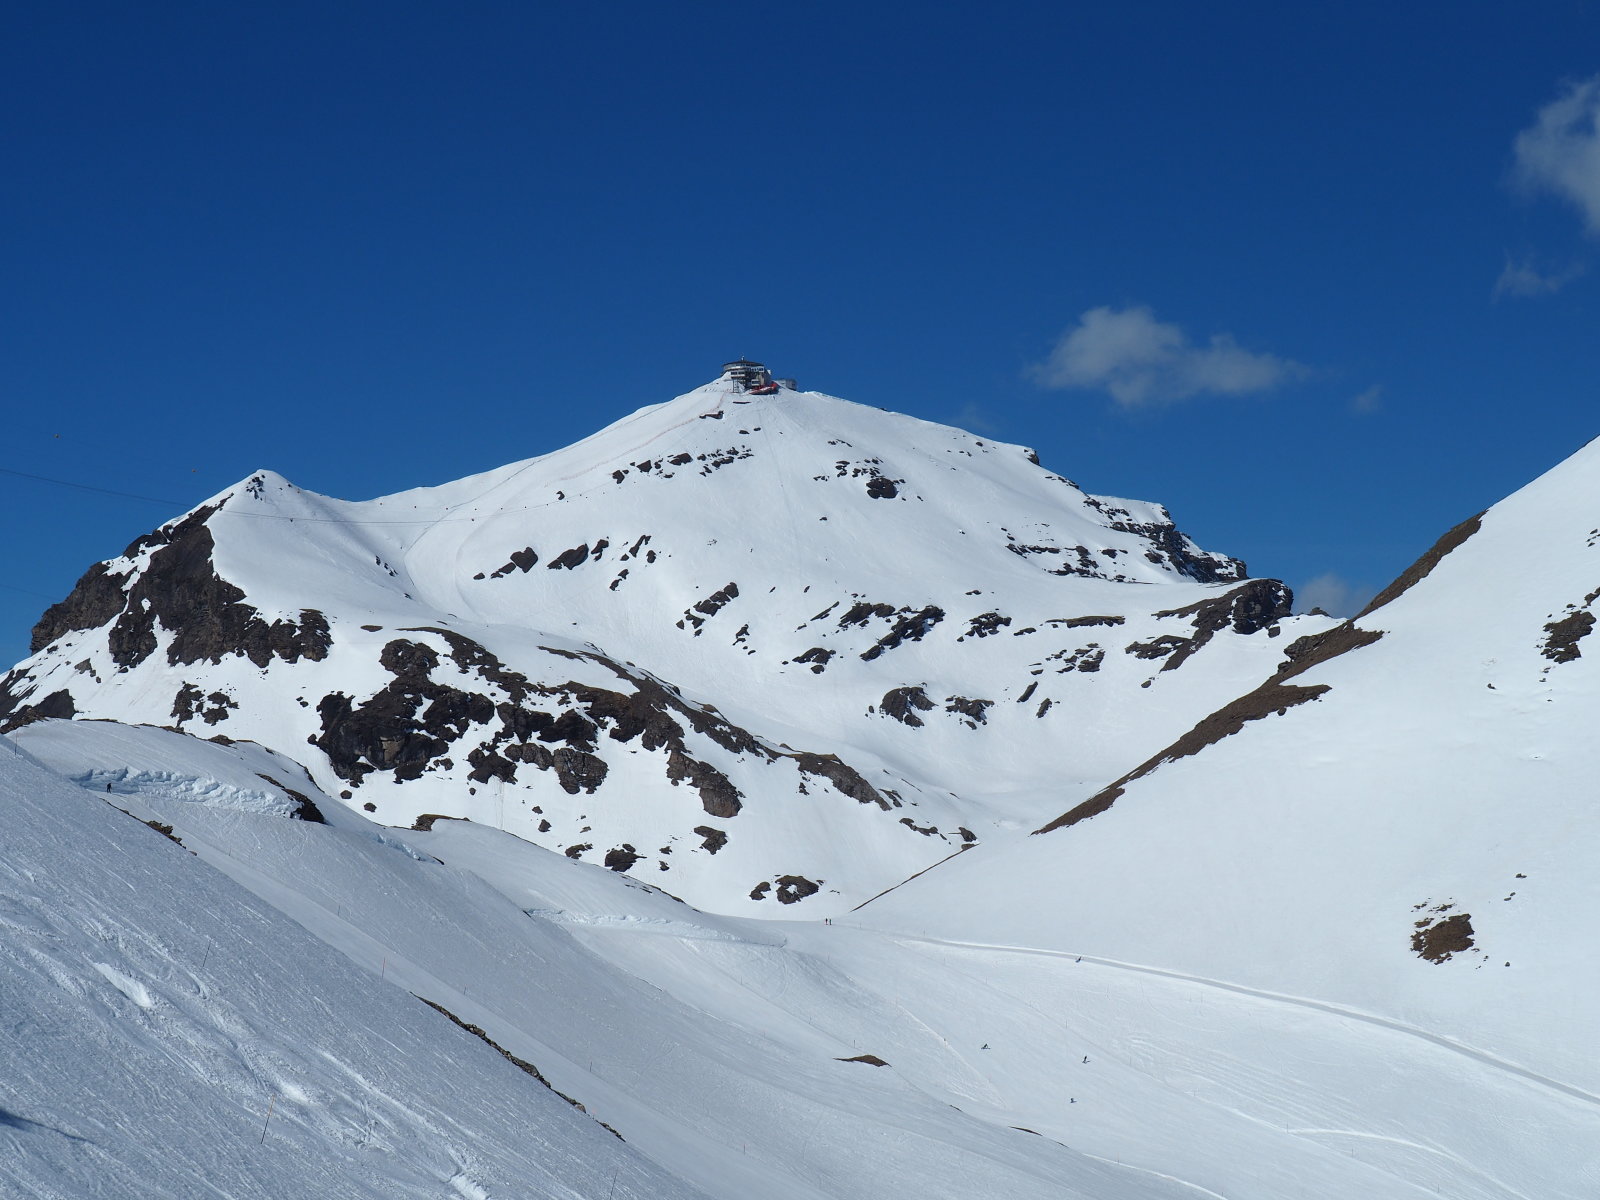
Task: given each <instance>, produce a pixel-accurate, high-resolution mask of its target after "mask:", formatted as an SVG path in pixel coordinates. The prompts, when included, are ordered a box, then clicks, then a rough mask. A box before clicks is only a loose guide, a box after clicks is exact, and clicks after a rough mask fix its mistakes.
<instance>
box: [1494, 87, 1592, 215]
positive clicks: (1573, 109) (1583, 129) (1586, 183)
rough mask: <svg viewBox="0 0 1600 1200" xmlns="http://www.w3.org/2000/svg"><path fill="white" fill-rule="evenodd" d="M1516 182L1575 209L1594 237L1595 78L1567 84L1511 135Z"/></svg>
mask: <svg viewBox="0 0 1600 1200" xmlns="http://www.w3.org/2000/svg"><path fill="white" fill-rule="evenodd" d="M1514 150H1515V154H1516V176H1515V177H1516V180H1517V182H1518V183H1520V184H1521V185H1522V186H1523V187H1525V188H1527V189H1528V190H1529V191H1532V192H1549V193H1551V194H1552V195H1556V196H1559V197H1561V198H1562V199H1563V200H1566V201H1568V202H1569V203H1571V204H1574V205H1576V206H1577V208H1578V209H1579V211H1581V212H1582V213H1583V217H1584V221H1585V222H1586V223H1587V224H1588V227H1589V231H1590V232H1591V233H1596V234H1600V75H1597V76H1595V77H1594V78H1592V79H1585V80H1583V81H1582V82H1580V83H1573V84H1569V85H1568V86H1567V90H1566V92H1565V93H1563V94H1562V95H1561V96H1559V97H1558V98H1557V99H1555V100H1553V101H1551V102H1550V103H1549V104H1547V105H1545V106H1544V107H1543V108H1541V109H1540V110H1539V114H1538V116H1537V117H1535V118H1534V122H1533V124H1532V125H1531V126H1530V127H1529V128H1527V129H1524V130H1523V131H1522V132H1521V133H1519V134H1517V139H1516V142H1515V144H1514Z"/></svg>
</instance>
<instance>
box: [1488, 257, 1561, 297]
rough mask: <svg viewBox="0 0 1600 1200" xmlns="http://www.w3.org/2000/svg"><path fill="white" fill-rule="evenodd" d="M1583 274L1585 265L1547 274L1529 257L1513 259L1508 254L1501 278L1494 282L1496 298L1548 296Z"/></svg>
mask: <svg viewBox="0 0 1600 1200" xmlns="http://www.w3.org/2000/svg"><path fill="white" fill-rule="evenodd" d="M1582 274H1583V267H1582V266H1581V265H1580V266H1573V267H1568V268H1567V269H1566V270H1564V271H1557V272H1556V273H1555V274H1553V275H1546V274H1544V272H1542V271H1540V270H1539V269H1538V268H1537V267H1535V266H1534V265H1533V263H1532V262H1530V261H1529V260H1528V259H1526V258H1524V259H1513V258H1510V257H1509V256H1508V257H1507V258H1506V265H1505V269H1504V270H1502V271H1501V272H1500V278H1499V279H1497V280H1495V282H1494V298H1495V299H1496V300H1498V299H1500V297H1501V296H1516V297H1519V298H1525V297H1529V296H1548V295H1550V294H1551V293H1553V292H1559V291H1560V290H1561V289H1562V288H1564V287H1566V286H1567V284H1569V283H1571V282H1572V281H1573V280H1574V279H1576V278H1578V276H1580V275H1582Z"/></svg>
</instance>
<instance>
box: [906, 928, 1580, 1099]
mask: <svg viewBox="0 0 1600 1200" xmlns="http://www.w3.org/2000/svg"><path fill="white" fill-rule="evenodd" d="M884 932H885V934H886V936H889V937H892V938H893V939H894V940H896V941H899V942H921V943H924V944H926V945H933V946H949V947H951V948H952V949H957V950H987V951H993V952H995V953H1001V954H1027V955H1033V956H1035V957H1038V958H1066V959H1071V960H1073V962H1075V963H1076V962H1082V963H1085V964H1089V965H1093V966H1097V967H1111V968H1112V969H1114V970H1118V971H1132V972H1137V973H1138V974H1141V975H1156V976H1160V977H1162V978H1165V979H1176V980H1180V981H1181V982H1184V983H1193V984H1198V985H1199V986H1201V987H1209V988H1215V989H1217V990H1218V991H1224V992H1234V993H1237V994H1238V995H1241V996H1251V997H1254V998H1255V999H1257V1000H1270V1001H1274V1002H1276V1003H1279V1004H1292V1005H1295V1006H1297V1007H1299V1008H1309V1009H1312V1010H1315V1011H1317V1012H1325V1013H1331V1014H1332V1015H1334V1016H1336V1017H1345V1018H1347V1019H1349V1020H1352V1021H1360V1022H1363V1023H1364V1024H1367V1025H1376V1026H1378V1027H1379V1028H1382V1029H1389V1030H1393V1031H1394V1032H1396V1033H1403V1034H1406V1035H1407V1036H1409V1037H1414V1038H1417V1039H1419V1040H1421V1041H1424V1042H1431V1043H1432V1044H1433V1045H1435V1046H1438V1047H1440V1048H1441V1049H1444V1050H1448V1051H1450V1052H1451V1053H1453V1054H1459V1055H1461V1056H1462V1057H1463V1058H1469V1059H1472V1060H1473V1061H1474V1062H1477V1063H1481V1064H1482V1065H1484V1066H1486V1067H1492V1068H1494V1069H1495V1070H1497V1071H1503V1072H1505V1073H1506V1074H1508V1075H1515V1076H1517V1077H1519V1078H1521V1079H1525V1080H1527V1081H1528V1082H1530V1083H1535V1084H1538V1085H1539V1086H1541V1087H1545V1088H1549V1089H1550V1090H1551V1091H1555V1092H1560V1093H1562V1094H1563V1095H1566V1096H1570V1097H1572V1098H1573V1099H1575V1100H1582V1101H1583V1102H1584V1103H1585V1104H1593V1105H1600V1096H1597V1095H1595V1094H1594V1093H1593V1092H1588V1091H1585V1090H1584V1089H1583V1088H1580V1087H1577V1086H1575V1085H1573V1084H1570V1083H1563V1082H1562V1081H1561V1080H1559V1079H1552V1078H1551V1077H1550V1076H1548V1075H1541V1074H1540V1073H1539V1072H1537V1071H1532V1070H1529V1069H1528V1068H1527V1067H1522V1066H1518V1065H1517V1064H1516V1063H1514V1062H1507V1061H1506V1060H1505V1059H1503V1058H1497V1057H1496V1056H1495V1055H1493V1054H1490V1053H1489V1052H1488V1051H1486V1050H1479V1049H1477V1048H1475V1047H1473V1046H1468V1045H1466V1044H1465V1043H1462V1042H1458V1041H1456V1040H1455V1039H1453V1038H1447V1037H1444V1036H1442V1035H1440V1034H1437V1033H1429V1032H1428V1031H1427V1030H1426V1029H1418V1028H1417V1027H1416V1026H1415V1025H1407V1024H1406V1023H1405V1022H1404V1021H1396V1020H1394V1019H1392V1018H1390V1017H1380V1016H1378V1015H1377V1014H1376V1013H1369V1012H1362V1011H1361V1010H1360V1009H1354V1008H1345V1007H1344V1006H1343V1005H1339V1004H1332V1003H1330V1002H1328V1001H1326V1000H1312V999H1310V998H1309V997H1307V996H1290V995H1286V994H1285V993H1282V992H1269V991H1265V990H1263V989H1261V988H1253V987H1249V986H1247V985H1245V984H1242V983H1229V982H1228V981H1227V980H1224V979H1209V978H1207V977H1206V976H1204V975H1190V974H1187V973H1185V972H1183V971H1170V970H1168V969H1166V968H1165V967H1151V966H1145V965H1143V964H1141V963H1130V962H1119V961H1117V960H1116V959H1114V958H1099V957H1097V956H1095V955H1091V954H1074V953H1072V952H1071V951H1070V950H1044V949H1040V948H1038V947H1035V946H1007V945H1002V944H996V943H989V942H967V941H960V940H955V939H949V938H938V937H929V936H927V935H925V934H906V933H890V932H889V931H884Z"/></svg>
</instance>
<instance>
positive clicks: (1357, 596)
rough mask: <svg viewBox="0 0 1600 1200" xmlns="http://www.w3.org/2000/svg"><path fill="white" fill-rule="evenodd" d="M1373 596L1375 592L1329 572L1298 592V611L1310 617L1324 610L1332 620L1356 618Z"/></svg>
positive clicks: (1296, 589)
mask: <svg viewBox="0 0 1600 1200" xmlns="http://www.w3.org/2000/svg"><path fill="white" fill-rule="evenodd" d="M1372 596H1373V590H1372V589H1371V588H1368V587H1363V586H1361V585H1360V584H1356V583H1352V582H1351V581H1350V580H1348V579H1346V578H1344V576H1342V575H1336V574H1334V573H1333V572H1332V571H1327V572H1324V573H1323V574H1321V575H1318V576H1316V578H1314V579H1308V580H1306V582H1305V583H1303V584H1301V585H1300V586H1299V587H1297V588H1295V590H1294V598H1295V605H1294V610H1295V612H1301V613H1308V612H1311V611H1312V610H1313V609H1320V610H1321V611H1323V612H1324V613H1326V614H1327V615H1328V616H1330V617H1352V616H1354V615H1355V614H1356V612H1357V611H1358V610H1359V609H1360V608H1361V606H1362V605H1364V604H1365V603H1366V602H1367V601H1368V600H1370V599H1372Z"/></svg>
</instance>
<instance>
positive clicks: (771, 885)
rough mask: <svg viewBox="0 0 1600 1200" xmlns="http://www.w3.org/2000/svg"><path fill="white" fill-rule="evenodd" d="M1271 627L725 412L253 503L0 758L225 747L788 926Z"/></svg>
mask: <svg viewBox="0 0 1600 1200" xmlns="http://www.w3.org/2000/svg"><path fill="white" fill-rule="evenodd" d="M1288 611H1289V595H1288V592H1287V589H1285V588H1284V587H1283V586H1282V585H1281V584H1278V583H1275V582H1273V581H1271V580H1249V579H1245V578H1244V566H1243V564H1242V563H1239V562H1236V561H1234V560H1232V559H1229V558H1226V557H1224V556H1221V555H1217V554H1211V553H1208V552H1206V551H1203V550H1201V549H1200V548H1199V547H1197V546H1195V545H1194V543H1193V542H1191V541H1190V540H1189V539H1188V538H1187V537H1185V536H1184V535H1183V534H1182V533H1181V532H1179V531H1178V530H1177V529H1176V528H1175V527H1174V526H1173V524H1172V521H1171V519H1170V518H1169V517H1168V515H1167V514H1166V512H1165V510H1163V509H1162V508H1161V507H1160V506H1159V505H1154V504H1148V503H1143V502H1139V501H1132V500H1115V499H1111V498H1108V497H1100V496H1091V495H1088V494H1086V493H1084V492H1083V491H1081V490H1080V489H1079V488H1078V487H1077V486H1076V485H1074V484H1073V483H1071V482H1070V481H1068V480H1066V479H1064V478H1062V477H1061V476H1059V475H1055V474H1052V473H1051V472H1049V471H1047V470H1045V469H1044V468H1042V467H1040V466H1039V465H1038V464H1037V462H1036V460H1035V459H1034V458H1033V456H1032V454H1031V452H1029V451H1027V450H1026V449H1024V448H1023V447H1021V446H1009V445H1003V444H997V443H994V442H991V441H986V440H985V439H983V438H978V437H974V436H973V435H971V434H967V433H964V432H962V431H960V430H957V429H951V428H949V427H946V426H940V425H932V424H929V423H928V422H924V421H918V420H914V419H912V418H909V417H903V416H898V415H895V414H893V413H886V412H882V411H880V410H877V409H871V408H867V407H865V406H863V405H858V404H851V403H849V402H848V401H844V400H838V399H834V398H832V397H828V396H823V395H820V394H817V393H796V392H790V391H784V392H780V393H778V394H777V395H772V396H753V395H747V394H745V393H743V392H741V391H739V390H738V388H737V387H736V386H735V385H734V384H732V383H731V382H729V381H727V380H724V381H721V382H718V383H714V384H711V385H708V386H706V387H702V388H699V389H696V390H695V391H693V392H690V393H687V394H686V395H683V396H680V397H678V398H677V399H675V400H673V401H671V402H669V403H666V404H661V405H656V406H654V407H652V408H647V409H643V410H641V411H640V412H638V413H636V414H634V415H633V416H630V417H628V418H626V419H624V420H622V421H619V422H617V423H616V424H614V425H612V426H611V427H609V428H607V429H605V430H602V431H601V432H599V433H597V434H595V435H594V436H592V437H590V438H587V439H585V440H584V441H582V442H579V443H578V444H576V445H574V446H571V447H568V448H566V449H564V450H560V451H557V452H555V453H553V454H549V455H545V456H543V457H541V458H536V459H530V460H527V461H524V462H519V463H514V464H512V465H510V466H507V467H503V468H500V469H498V470H495V471H491V472H488V473H486V474H483V475H479V476H474V477H472V478H469V479H463V480H460V481H457V482H454V483H449V484H445V485H442V486H440V487H435V488H427V489H420V490H418V491H414V492H407V493H403V494H401V495H397V496H390V497H385V498H382V499H378V500H373V501H369V502H365V503H347V502H343V501H339V500H333V499H329V498H327V497H323V496H317V495H314V494H311V493H308V492H304V491H302V490H300V489H298V488H296V487H294V486H293V485H291V484H289V483H288V482H287V481H285V480H283V479H282V478H280V477H278V476H275V475H272V474H270V473H267V472H263V473H261V474H259V475H256V476H254V477H252V478H251V479H249V480H247V481H244V482H242V483H241V484H239V485H238V486H237V487H235V488H232V489H229V491H228V492H226V493H225V494H223V495H220V496H218V497H217V498H216V499H215V500H214V501H212V502H210V503H207V504H205V505H202V506H201V507H200V508H198V509H197V510H195V511H194V512H193V513H191V514H189V515H188V516H187V517H185V518H182V519H180V520H177V521H174V522H169V523H168V524H167V525H166V526H163V527H162V528H161V529H160V530H157V531H156V532H154V533H152V534H151V535H149V536H147V537H145V538H141V539H140V540H139V541H138V542H136V543H135V544H134V545H133V546H131V547H129V548H128V550H127V552H126V553H125V554H124V555H122V556H121V557H119V558H116V559H112V560H108V561H107V562H105V563H101V564H98V565H96V566H95V567H93V568H91V569H90V571H89V572H88V573H87V574H85V575H84V577H83V579H82V580H81V581H80V582H79V584H78V586H77V588H76V589H75V590H74V592H73V594H72V595H71V596H70V597H69V598H68V599H67V600H65V601H63V602H62V603H61V604H58V605H56V606H53V607H52V608H51V609H50V611H49V612H47V613H46V614H45V615H44V617H43V618H42V619H41V621H40V622H39V625H38V627H37V628H36V630H35V638H34V649H35V650H36V651H37V653H36V654H35V655H34V656H33V657H32V658H30V659H29V660H28V661H27V662H25V663H23V664H21V665H19V666H18V667H17V668H16V670H14V671H12V672H11V673H10V674H9V675H7V676H6V677H5V679H4V680H3V681H0V727H6V726H14V725H16V724H17V723H19V722H23V721H26V720H28V719H30V718H33V717H36V716H47V717H53V716H70V715H78V716H91V717H100V718H110V719H114V720H120V721H127V722H130V723H143V724H152V725H176V726H178V727H182V728H186V729H189V730H192V731H197V732H203V733H211V732H217V733H222V734H225V735H227V736H229V737H232V738H236V739H250V740H253V741H256V742H259V743H261V744H263V745H266V746H270V747H272V748H273V749H275V750H278V751H280V752H282V753H285V754H288V755H290V756H292V757H294V758H296V759H298V760H300V761H302V762H304V763H305V764H306V766H307V767H308V768H309V769H310V770H311V771H312V773H313V775H314V776H315V777H316V779H317V780H318V782H319V783H320V784H321V785H322V786H323V787H324V788H325V789H326V790H328V791H329V792H330V794H334V795H338V796H341V797H342V798H344V799H345V800H346V801H347V802H348V803H349V804H350V806H351V807H355V808H360V809H364V810H365V811H369V812H371V813H373V815H374V817H375V818H376V819H378V820H381V821H383V822H385V823H386V824H390V825H401V826H404V825H410V824H411V823H412V822H413V820H414V819H415V818H417V817H418V816H419V815H422V814H428V813H433V814H444V815H449V816H466V817H470V818H472V819H473V820H474V821H477V822H480V823H486V824H495V825H498V826H501V827H504V828H506V829H509V830H511V831H513V832H515V833H517V834H518V835H519V836H522V837H525V838H527V839H529V840H531V841H534V842H537V843H539V844H541V845H544V846H547V847H549V848H551V849H555V850H560V851H563V852H565V853H567V854H570V855H572V856H574V857H580V858H584V859H586V860H587V861H594V862H604V863H606V864H607V865H608V866H612V867H614V868H615V869H617V870H622V871H628V872H630V873H632V874H634V875H635V876H637V877H640V878H643V879H647V880H649V881H650V882H653V883H657V884H659V885H660V886H662V887H664V888H667V889H668V890H670V891H672V892H673V893H675V894H677V895H681V896H683V897H685V898H686V899H690V900H692V901H693V902H695V903H696V904H698V905H700V906H702V907H706V908H716V909H718V910H720V911H725V912H734V911H737V912H744V913H750V914H757V913H762V912H766V913H769V914H771V915H777V914H778V913H780V912H783V911H785V909H784V907H783V906H785V905H788V904H795V903H802V902H803V908H804V910H805V911H806V912H807V914H808V915H809V916H821V915H825V914H836V913H840V912H844V911H846V910H848V909H849V908H850V907H851V906H852V905H854V904H856V903H858V902H859V901H861V900H863V899H865V898H866V897H868V896H870V895H873V894H875V893H876V892H878V891H880V890H881V889H882V888H884V887H888V886H890V885H892V884H894V883H896V882H898V881H900V880H901V879H904V878H905V877H907V876H908V875H910V874H912V873H913V872H915V871H917V870H921V869H922V868H925V867H927V866H928V865H930V864H931V863H933V862H936V861H938V860H939V859H941V858H944V857H946V856H948V855H949V854H951V853H953V852H954V851H956V850H958V849H960V848H961V847H963V846H965V845H969V844H971V843H972V842H974V841H988V840H990V839H992V838H994V837H996V836H1009V835H1011V834H1015V833H1022V832H1025V831H1026V830H1028V829H1031V828H1033V827H1034V826H1035V825H1037V824H1038V823H1039V822H1040V821H1041V820H1044V819H1046V818H1047V817H1048V816H1049V815H1051V814H1052V813H1053V812H1054V811H1057V810H1058V809H1059V806H1060V805H1061V804H1062V803H1063V800H1064V798H1066V797H1071V796H1087V795H1089V794H1091V793H1092V792H1093V791H1095V790H1096V789H1098V788H1099V787H1101V786H1102V785H1103V784H1104V783H1105V782H1106V781H1108V780H1109V779H1112V778H1114V777H1115V776H1116V775H1117V774H1119V773H1120V772H1121V771H1123V770H1125V769H1126V767H1127V766H1128V765H1129V764H1130V763H1133V762H1137V761H1139V760H1140V759H1142V758H1144V757H1145V756H1146V755H1148V754H1149V753H1151V752H1152V751H1154V750H1155V749H1157V748H1158V747H1160V746H1161V745H1163V744H1165V743H1166V742H1167V741H1169V740H1170V739H1171V738H1173V737H1175V736H1177V735H1178V734H1179V733H1181V732H1182V731H1183V730H1184V729H1186V728H1188V727H1189V726H1190V725H1191V724H1192V723H1193V722H1194V721H1195V720H1196V719H1198V718H1199V717H1200V716H1201V715H1203V714H1204V713H1206V712H1208V711H1210V710H1211V709H1212V708H1214V707H1216V706H1217V705H1218V704H1221V703H1223V702H1225V701H1226V700H1227V699H1229V698H1230V697H1232V696H1234V695H1237V694H1238V693H1239V692H1240V691H1243V690H1247V689H1249V688H1250V687H1252V686H1254V685H1255V684H1256V683H1257V682H1259V681H1260V680H1261V679H1262V678H1264V677H1266V676H1267V675H1268V674H1270V673H1271V671H1272V670H1273V669H1274V668H1275V667H1276V665H1277V663H1278V662H1279V660H1280V656H1281V651H1282V648H1283V646H1285V645H1286V644H1287V643H1288V642H1289V641H1292V640H1293V638H1294V636H1295V634H1297V633H1301V632H1308V631H1310V630H1312V629H1317V628H1322V627H1323V626H1324V625H1325V624H1326V622H1325V621H1323V620H1322V619H1321V618H1308V617H1299V618H1296V617H1290V616H1288V615H1287V614H1288ZM1285 632H1287V636H1280V635H1282V634H1284V633H1285Z"/></svg>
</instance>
